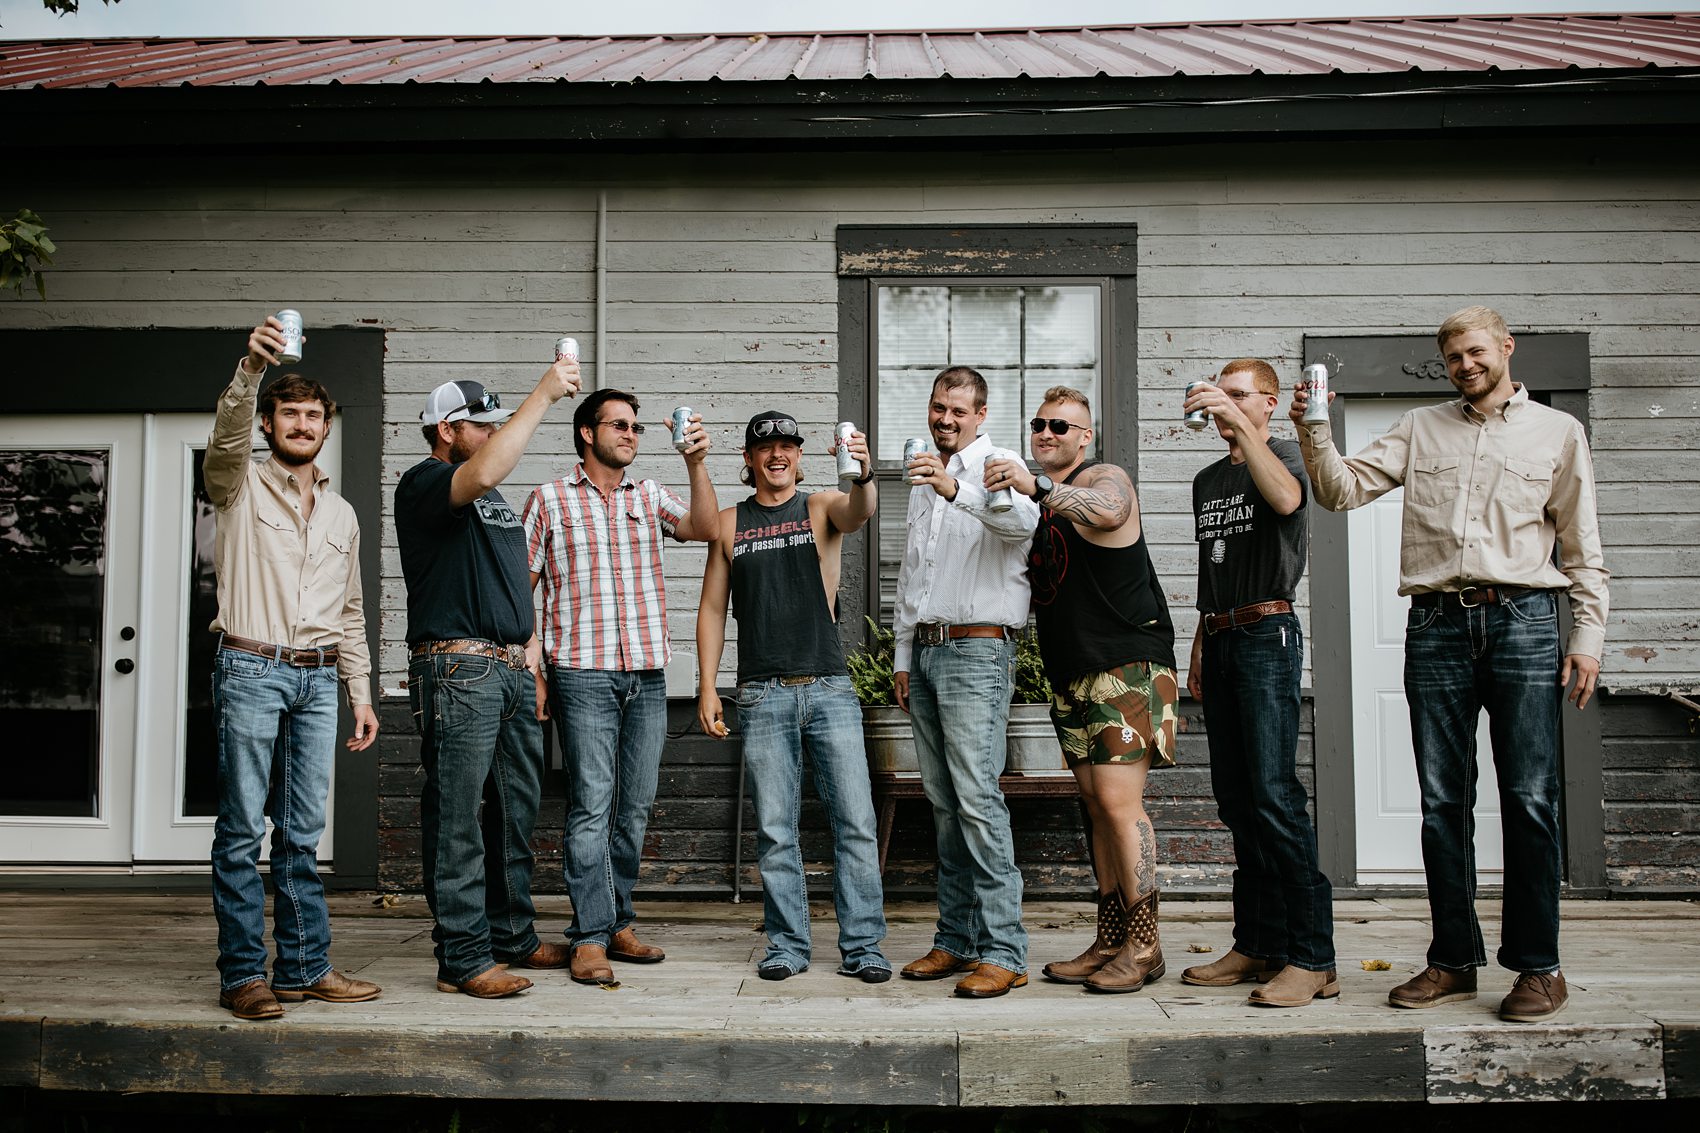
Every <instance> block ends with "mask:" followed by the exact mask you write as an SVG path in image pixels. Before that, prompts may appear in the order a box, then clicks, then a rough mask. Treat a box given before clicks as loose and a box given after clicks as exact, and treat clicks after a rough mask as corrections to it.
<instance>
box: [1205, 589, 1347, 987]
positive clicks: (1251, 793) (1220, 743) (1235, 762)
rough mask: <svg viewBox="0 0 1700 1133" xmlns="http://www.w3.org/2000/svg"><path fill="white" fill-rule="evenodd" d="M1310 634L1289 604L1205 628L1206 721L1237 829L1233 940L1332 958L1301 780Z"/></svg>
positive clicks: (1295, 956) (1322, 960)
mask: <svg viewBox="0 0 1700 1133" xmlns="http://www.w3.org/2000/svg"><path fill="white" fill-rule="evenodd" d="M1303 667H1304V637H1303V636H1302V634H1301V632H1300V627H1299V619H1298V618H1297V617H1295V616H1294V615H1292V614H1270V615H1266V616H1265V617H1264V618H1263V620H1262V621H1258V622H1254V623H1252V624H1251V625H1246V626H1235V627H1234V628H1232V629H1225V630H1222V631H1220V632H1218V633H1213V634H1206V635H1205V637H1204V670H1203V674H1202V676H1203V680H1204V729H1205V732H1206V734H1207V738H1208V739H1209V741H1210V785H1211V788H1212V790H1213V791H1214V792H1215V794H1216V813H1217V814H1219V815H1220V816H1221V818H1222V823H1223V825H1225V826H1227V828H1228V832H1229V833H1230V834H1232V835H1233V837H1234V950H1235V951H1237V952H1239V953H1240V954H1241V955H1244V956H1252V957H1255V958H1256V959H1259V960H1271V961H1274V962H1276V963H1282V964H1292V965H1293V966H1294V967H1298V968H1304V969H1306V970H1307V971H1312V972H1325V971H1328V970H1329V969H1330V968H1332V967H1334V888H1333V886H1331V885H1330V884H1329V883H1328V878H1326V877H1324V876H1323V875H1322V871H1321V870H1320V869H1319V868H1317V864H1316V827H1315V826H1313V825H1312V824H1311V820H1310V815H1309V814H1308V813H1307V812H1306V810H1305V805H1306V803H1307V802H1308V801H1309V800H1308V798H1307V797H1306V795H1305V789H1304V784H1302V783H1300V782H1299V775H1298V769H1297V766H1296V762H1295V760H1296V755H1297V750H1298V745H1299V674H1300V671H1301V670H1302V669H1303Z"/></svg>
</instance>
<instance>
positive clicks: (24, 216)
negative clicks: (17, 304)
mask: <svg viewBox="0 0 1700 1133" xmlns="http://www.w3.org/2000/svg"><path fill="white" fill-rule="evenodd" d="M58 250H59V249H58V248H56V247H55V246H54V244H53V241H51V240H49V239H48V238H47V225H45V224H43V223H42V222H41V217H39V216H37V215H36V214H35V213H33V212H31V211H30V210H29V209H19V210H18V215H17V216H15V217H13V218H12V219H11V220H7V221H0V290H4V289H7V288H9V289H11V290H12V291H14V292H16V293H17V294H18V295H19V296H20V297H21V296H22V295H23V293H24V284H26V283H33V284H34V286H35V289H36V292H37V293H38V294H39V295H40V296H41V297H42V298H43V299H45V298H47V277H46V276H45V275H43V274H42V273H41V269H42V268H44V267H51V266H52V265H53V253H54V252H56V251H58Z"/></svg>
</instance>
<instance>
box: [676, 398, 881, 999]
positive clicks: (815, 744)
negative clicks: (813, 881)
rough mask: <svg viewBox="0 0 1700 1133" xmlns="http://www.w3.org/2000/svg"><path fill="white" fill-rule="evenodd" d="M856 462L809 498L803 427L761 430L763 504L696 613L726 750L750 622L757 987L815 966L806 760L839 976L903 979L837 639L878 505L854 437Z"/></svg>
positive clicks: (768, 420)
mask: <svg viewBox="0 0 1700 1133" xmlns="http://www.w3.org/2000/svg"><path fill="white" fill-rule="evenodd" d="M836 445H837V442H836V441H835V442H834V448H835V449H836ZM849 451H850V453H851V454H852V455H853V456H854V457H855V458H856V460H857V462H858V463H859V464H860V465H861V469H862V475H861V478H860V479H858V480H856V481H855V483H854V485H853V486H852V487H851V488H850V489H849V490H848V491H830V490H829V491H824V492H812V493H811V492H799V491H798V490H797V484H798V482H799V481H800V480H802V478H803V470H802V465H801V461H802V454H803V436H802V433H801V432H800V431H799V430H798V428H797V421H796V419H795V418H793V417H792V416H791V415H790V414H789V413H781V412H777V411H774V410H769V411H768V412H766V413H758V414H756V415H755V416H754V417H752V418H750V423H749V424H748V425H747V426H746V427H745V429H744V468H743V471H742V472H741V473H740V474H739V478H740V479H741V480H742V481H743V482H744V483H746V484H749V485H751V486H752V487H753V488H754V489H755V494H754V495H752V496H751V497H750V498H749V499H747V500H744V501H743V502H742V503H739V504H738V505H737V506H736V507H729V508H727V509H725V510H724V511H722V512H721V513H720V537H719V538H718V539H716V540H715V543H714V546H712V547H710V548H709V551H708V566H707V569H706V570H705V572H704V574H703V580H702V605H701V606H700V607H699V608H698V610H697V663H698V665H699V666H700V673H701V685H700V688H701V691H700V692H699V693H698V694H697V719H698V721H699V722H700V723H701V724H702V730H703V732H704V733H706V734H707V735H710V736H719V737H721V738H725V736H726V735H727V729H726V724H725V721H724V719H723V718H722V717H723V709H722V705H721V702H720V696H719V694H718V693H717V692H716V691H715V678H716V676H717V675H718V673H719V670H720V655H721V652H722V651H723V650H724V648H725V645H726V606H727V601H728V599H730V600H731V601H732V604H733V612H734V613H735V614H736V616H737V618H738V699H737V705H738V721H739V723H740V725H741V726H742V730H743V740H744V763H745V766H746V767H748V768H749V773H750V785H751V788H752V790H753V792H754V795H755V805H756V831H757V843H758V845H759V846H760V850H761V886H762V900H763V902H764V904H765V908H766V916H765V918H764V925H765V928H766V930H767V941H768V945H767V954H766V955H765V956H763V958H762V960H761V963H760V964H759V965H757V967H756V974H757V975H759V976H761V978H762V979H764V980H783V979H789V978H790V977H791V976H794V975H796V974H797V973H799V972H802V971H805V970H807V968H808V966H809V959H810V950H811V940H810V935H809V892H808V884H807V881H806V879H805V878H804V876H803V854H802V850H801V849H800V848H799V844H798V840H797V824H798V819H799V815H800V812H801V810H802V780H803V752H804V751H805V750H807V752H808V754H809V765H810V767H811V768H812V769H813V771H814V781H815V793H816V794H818V795H820V798H821V802H822V803H824V804H825V805H826V810H827V817H828V819H829V820H830V821H829V825H830V826H831V828H832V847H833V857H832V866H833V868H832V890H833V897H834V899H835V905H836V908H837V911H838V951H839V956H840V957H841V960H840V963H839V966H838V974H839V975H841V976H849V977H851V978H852V979H859V980H861V981H862V982H863V983H884V982H885V981H887V980H889V979H890V978H891V965H890V964H888V963H887V962H886V959H885V956H884V955H883V954H881V952H880V941H881V940H882V939H884V938H885V911H884V903H885V896H884V889H883V887H882V885H881V883H880V862H879V838H878V833H877V832H878V823H877V821H876V820H875V817H874V801H873V792H872V790H871V789H870V787H869V783H868V757H867V752H866V751H865V750H864V748H863V747H862V707H861V705H860V704H859V703H857V700H856V691H855V689H854V688H852V687H851V685H850V676H849V670H848V669H846V667H845V664H844V648H843V646H842V645H841V644H840V643H839V639H838V580H839V570H840V562H841V555H842V552H843V550H844V536H846V535H848V534H850V533H851V532H854V531H860V530H861V529H862V527H863V526H864V525H865V524H866V523H867V522H868V519H869V518H870V517H871V516H872V515H873V514H874V502H875V495H874V474H873V470H872V462H871V461H870V459H869V457H868V440H867V438H866V437H864V436H863V435H862V434H861V433H859V432H853V433H852V434H851V436H850V441H849Z"/></svg>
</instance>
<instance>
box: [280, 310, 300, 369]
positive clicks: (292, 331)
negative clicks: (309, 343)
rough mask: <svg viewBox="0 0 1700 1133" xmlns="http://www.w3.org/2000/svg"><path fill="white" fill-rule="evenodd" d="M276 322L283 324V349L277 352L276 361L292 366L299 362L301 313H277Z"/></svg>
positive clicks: (286, 311)
mask: <svg viewBox="0 0 1700 1133" xmlns="http://www.w3.org/2000/svg"><path fill="white" fill-rule="evenodd" d="M277 321H278V322H280V323H282V324H283V349H281V350H279V351H278V352H277V360H278V361H279V362H282V363H283V364H284V365H285V366H293V365H295V363H297V362H299V361H301V330H302V326H301V312H300V311H290V310H283V311H279V312H278V313H277Z"/></svg>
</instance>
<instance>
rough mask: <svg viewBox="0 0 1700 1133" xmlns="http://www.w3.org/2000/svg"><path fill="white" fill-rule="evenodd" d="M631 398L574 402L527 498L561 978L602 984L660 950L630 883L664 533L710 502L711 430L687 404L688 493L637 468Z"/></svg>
mask: <svg viewBox="0 0 1700 1133" xmlns="http://www.w3.org/2000/svg"><path fill="white" fill-rule="evenodd" d="M637 411H638V400H637V398H635V397H633V396H632V395H631V394H629V393H626V392H624V391H622V390H617V389H600V390H597V391H596V392H595V393H593V394H591V395H590V396H589V397H586V398H585V399H584V401H582V402H581V403H580V404H579V407H578V410H577V412H575V413H574V414H573V446H574V448H576V449H577V451H578V456H579V463H578V464H577V465H575V466H574V468H573V470H572V471H571V472H570V473H568V474H567V475H566V476H563V477H561V478H560V479H558V480H554V481H552V482H550V483H548V484H544V485H543V486H542V487H540V488H538V489H537V490H536V491H535V492H533V493H532V494H531V498H530V499H529V500H527V501H526V504H525V533H526V539H527V542H528V544H529V548H530V569H531V584H532V586H533V587H535V586H537V584H538V583H539V582H542V583H543V650H544V653H545V654H546V655H547V657H548V660H549V672H548V676H547V679H545V678H544V676H543V675H542V674H539V676H538V687H537V697H538V710H539V712H540V713H548V712H552V713H553V714H554V716H555V726H556V731H557V734H558V735H559V736H560V740H561V751H562V754H563V757H564V759H565V762H566V771H567V780H568V784H569V787H570V791H569V797H570V798H571V803H570V804H569V806H568V808H567V830H566V877H567V893H568V895H569V896H570V897H571V898H572V902H573V923H572V925H571V927H569V928H568V929H567V936H568V938H569V940H570V942H571V947H572V978H573V980H574V981H575V982H577V983H582V984H598V985H605V986H612V985H614V984H616V983H617V982H618V981H617V980H616V979H615V978H614V969H613V968H612V967H611V966H610V965H609V963H608V961H609V959H610V958H612V959H615V960H622V961H626V962H628V963H634V964H655V963H659V962H660V961H661V960H663V959H665V958H666V953H665V952H663V951H662V950H661V949H660V948H657V947H655V946H654V945H651V944H645V943H643V942H642V941H640V940H639V939H638V936H637V932H636V931H635V930H634V929H633V928H632V921H633V920H634V919H635V916H636V914H635V913H634V912H633V910H632V888H633V887H634V886H635V885H636V884H637V876H638V866H639V863H640V861H641V859H642V857H643V835H644V831H645V829H647V827H648V825H649V810H650V806H651V804H653V803H654V801H655V788H656V783H657V780H658V778H659V776H660V772H661V749H662V746H663V744H665V742H666V739H667V679H666V676H665V675H664V673H663V670H664V669H666V667H667V662H668V660H669V658H671V656H672V650H671V647H670V646H669V643H668V640H667V586H666V581H665V579H664V578H663V576H662V557H661V552H662V538H663V537H664V536H669V535H670V536H672V537H673V538H675V539H677V540H679V541H681V542H684V541H686V540H695V541H697V542H707V541H709V540H711V539H713V538H714V537H715V534H716V532H717V531H718V530H719V527H720V505H719V503H718V501H716V499H715V497H714V485H713V483H711V482H710V481H709V478H708V469H707V467H706V465H705V464H704V463H703V460H704V458H705V457H706V456H707V455H708V450H709V440H708V433H707V432H706V431H705V430H704V429H703V427H702V417H701V416H700V415H696V414H693V415H692V416H691V419H690V424H689V425H688V426H687V427H686V430H685V440H686V441H687V444H686V447H685V448H684V449H683V450H682V452H683V455H684V459H685V470H686V474H687V475H688V477H689V479H690V503H689V505H688V506H687V505H686V504H685V503H684V502H682V501H681V500H680V499H679V497H678V496H676V495H674V494H673V493H672V492H671V491H669V490H668V489H666V488H664V487H662V486H661V485H660V484H658V483H656V482H655V481H654V480H637V479H634V478H633V477H632V476H631V475H630V474H629V473H628V472H627V469H628V468H629V467H630V465H631V463H632V461H633V460H635V459H636V458H637V451H638V439H639V438H640V437H641V436H642V435H643V432H644V426H643V425H642V424H640V423H639V422H638V419H637Z"/></svg>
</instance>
